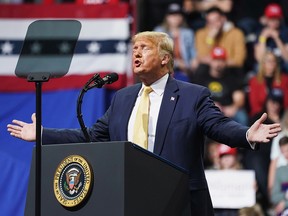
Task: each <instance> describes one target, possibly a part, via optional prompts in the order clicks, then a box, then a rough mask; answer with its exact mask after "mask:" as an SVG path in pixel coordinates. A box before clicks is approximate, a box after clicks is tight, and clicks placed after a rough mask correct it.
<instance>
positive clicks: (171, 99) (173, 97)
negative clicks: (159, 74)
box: [154, 77, 179, 155]
mask: <svg viewBox="0 0 288 216" xmlns="http://www.w3.org/2000/svg"><path fill="white" fill-rule="evenodd" d="M178 90H179V88H178V85H177V82H176V80H175V79H174V78H171V77H169V79H168V81H167V84H166V87H165V91H164V95H163V99H162V104H161V107H160V111H159V116H158V121H157V127H156V136H155V143H154V153H155V154H158V155H160V154H161V151H162V149H163V145H164V141H165V137H166V133H167V130H168V126H169V124H170V121H171V118H172V115H173V113H174V110H175V107H176V103H177V101H178V97H179V95H178Z"/></svg>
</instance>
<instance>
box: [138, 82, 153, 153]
mask: <svg viewBox="0 0 288 216" xmlns="http://www.w3.org/2000/svg"><path fill="white" fill-rule="evenodd" d="M152 91H153V89H152V88H151V87H150V86H145V87H144V89H143V92H142V95H141V98H140V103H139V107H138V110H137V114H136V119H135V124H134V135H133V142H134V143H136V144H138V145H139V146H141V147H142V148H145V149H148V119H149V105H150V102H149V93H150V92H152Z"/></svg>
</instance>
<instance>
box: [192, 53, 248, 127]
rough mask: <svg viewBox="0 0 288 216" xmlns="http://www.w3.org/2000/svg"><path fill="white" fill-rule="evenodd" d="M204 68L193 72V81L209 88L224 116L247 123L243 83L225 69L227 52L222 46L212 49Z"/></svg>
mask: <svg viewBox="0 0 288 216" xmlns="http://www.w3.org/2000/svg"><path fill="white" fill-rule="evenodd" d="M205 69H206V70H204V69H203V71H201V72H197V73H196V74H195V77H194V80H193V82H195V83H196V84H200V85H203V86H205V87H207V88H208V89H209V90H210V92H211V97H212V99H213V100H214V102H215V104H216V105H217V106H218V107H219V108H220V110H221V111H222V112H223V113H224V114H225V115H226V116H228V117H230V118H233V119H234V120H235V121H238V122H240V123H242V124H244V125H247V124H248V119H247V114H246V111H245V109H244V105H245V93H244V91H243V83H242V80H241V79H238V77H237V76H235V75H233V74H232V73H230V71H229V69H227V54H226V51H225V49H224V48H222V47H214V48H213V49H212V52H211V61H210V63H209V66H208V67H206V68H205Z"/></svg>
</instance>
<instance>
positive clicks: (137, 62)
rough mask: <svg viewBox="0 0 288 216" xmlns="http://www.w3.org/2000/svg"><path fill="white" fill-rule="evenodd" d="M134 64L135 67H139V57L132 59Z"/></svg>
mask: <svg viewBox="0 0 288 216" xmlns="http://www.w3.org/2000/svg"><path fill="white" fill-rule="evenodd" d="M134 65H135V67H139V66H140V65H141V61H140V60H139V59H136V60H135V61H134Z"/></svg>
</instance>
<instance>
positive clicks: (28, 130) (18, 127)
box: [7, 113, 36, 142]
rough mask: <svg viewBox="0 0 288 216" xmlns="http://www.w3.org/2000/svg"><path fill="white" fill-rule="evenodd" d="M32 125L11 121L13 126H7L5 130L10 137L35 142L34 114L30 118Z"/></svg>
mask: <svg viewBox="0 0 288 216" xmlns="http://www.w3.org/2000/svg"><path fill="white" fill-rule="evenodd" d="M31 120H32V123H26V122H23V121H19V120H13V121H12V123H13V124H8V125H7V130H8V131H9V132H10V135H11V136H14V137H17V138H19V139H23V140H26V141H30V142H32V141H35V140H36V115H35V113H33V114H32V116H31Z"/></svg>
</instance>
